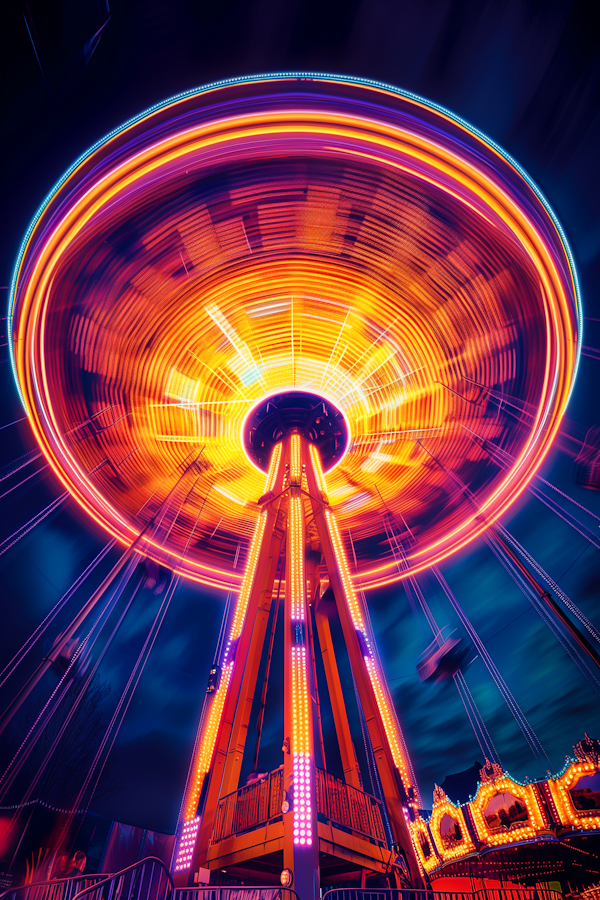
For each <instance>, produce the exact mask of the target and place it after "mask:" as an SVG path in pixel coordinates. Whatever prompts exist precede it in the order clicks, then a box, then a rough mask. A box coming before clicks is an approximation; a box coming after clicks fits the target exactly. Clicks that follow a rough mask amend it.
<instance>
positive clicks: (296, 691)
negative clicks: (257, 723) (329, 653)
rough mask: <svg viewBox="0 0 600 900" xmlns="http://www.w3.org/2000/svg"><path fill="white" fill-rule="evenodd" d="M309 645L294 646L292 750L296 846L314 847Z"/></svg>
mask: <svg viewBox="0 0 600 900" xmlns="http://www.w3.org/2000/svg"><path fill="white" fill-rule="evenodd" d="M308 703H309V697H308V678H307V667H306V646H304V645H301V644H296V645H295V646H293V647H292V747H293V777H294V844H304V845H307V846H310V845H311V844H312V839H313V835H312V812H313V811H312V803H311V792H312V784H311V779H312V764H311V756H310V731H309V726H310V719H309V707H308Z"/></svg>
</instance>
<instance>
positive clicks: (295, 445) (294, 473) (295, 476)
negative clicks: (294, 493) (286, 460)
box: [290, 434, 302, 487]
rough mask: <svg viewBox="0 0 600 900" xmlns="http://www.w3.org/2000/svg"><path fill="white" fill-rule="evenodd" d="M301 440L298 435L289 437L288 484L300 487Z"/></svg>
mask: <svg viewBox="0 0 600 900" xmlns="http://www.w3.org/2000/svg"><path fill="white" fill-rule="evenodd" d="M301 448H302V444H301V438H300V435H299V434H292V435H291V437H290V484H294V485H298V487H299V486H300V482H301V479H302V453H301Z"/></svg>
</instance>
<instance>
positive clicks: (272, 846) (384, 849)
mask: <svg viewBox="0 0 600 900" xmlns="http://www.w3.org/2000/svg"><path fill="white" fill-rule="evenodd" d="M316 789H317V827H318V838H319V865H320V872H321V882H322V883H326V884H333V883H335V882H336V881H338V880H340V879H347V878H348V877H349V876H350V875H351V873H355V872H356V871H357V870H358V869H359V868H364V869H368V870H371V871H372V872H373V873H376V874H385V873H386V872H389V869H390V847H389V842H388V839H387V837H386V833H385V828H384V822H383V813H382V808H381V803H380V802H379V800H377V799H376V798H375V797H373V796H372V795H371V794H368V793H366V792H365V791H361V790H359V789H358V788H355V787H353V786H352V785H349V784H346V783H345V782H344V781H342V780H341V779H340V778H336V777H335V776H333V775H331V774H330V773H329V772H325V771H323V769H319V768H317V769H316ZM284 802H285V797H284V791H283V768H282V767H281V768H279V769H275V770H274V771H273V772H269V773H268V774H267V775H265V776H264V777H263V778H261V779H260V780H257V781H255V782H253V783H251V784H247V785H245V786H244V787H241V788H239V789H238V790H237V791H234V792H233V793H231V794H227V795H226V796H225V797H223V798H222V799H221V800H220V802H219V806H218V809H217V814H216V816H215V822H214V827H213V832H212V837H211V842H210V847H209V852H208V861H209V868H210V869H211V870H214V869H226V870H227V872H228V873H230V874H232V875H233V874H237V875H240V876H242V875H249V874H250V873H252V874H253V875H254V876H256V875H257V874H258V873H263V874H264V875H265V876H271V875H272V876H273V877H274V878H275V879H278V878H279V873H280V871H281V869H282V866H283V820H282V805H283V803H284Z"/></svg>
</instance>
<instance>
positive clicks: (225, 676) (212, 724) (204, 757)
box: [185, 663, 233, 819]
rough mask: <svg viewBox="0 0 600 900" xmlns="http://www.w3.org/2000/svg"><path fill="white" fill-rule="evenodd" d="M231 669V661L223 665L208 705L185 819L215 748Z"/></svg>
mask: <svg viewBox="0 0 600 900" xmlns="http://www.w3.org/2000/svg"><path fill="white" fill-rule="evenodd" d="M232 669H233V663H229V665H228V666H225V668H224V669H223V673H222V675H221V684H220V685H219V687H218V690H217V691H216V693H215V696H214V699H213V702H212V705H211V707H210V712H209V714H208V718H207V720H206V726H205V728H204V734H203V735H202V744H201V746H200V753H199V755H198V761H197V763H196V771H195V772H194V781H193V784H192V788H191V791H190V795H189V799H188V802H187V806H186V810H185V818H186V819H192V818H193V817H194V816H195V815H196V810H197V808H198V800H199V799H200V791H201V790H202V782H203V781H204V776H205V775H206V773H207V772H208V770H209V769H210V764H211V762H212V757H213V752H214V749H215V741H216V739H217V732H218V730H219V725H220V723H221V715H222V713H223V706H224V705H225V698H226V696H227V688H228V687H229V682H230V681H231V672H232Z"/></svg>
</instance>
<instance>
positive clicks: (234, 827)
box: [212, 769, 283, 843]
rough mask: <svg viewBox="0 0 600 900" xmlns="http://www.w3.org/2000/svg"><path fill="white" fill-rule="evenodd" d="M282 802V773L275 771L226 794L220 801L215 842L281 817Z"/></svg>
mask: <svg viewBox="0 0 600 900" xmlns="http://www.w3.org/2000/svg"><path fill="white" fill-rule="evenodd" d="M282 800H283V769H275V771H274V772H269V774H268V775H267V776H266V778H261V780H260V781H254V782H253V783H252V784H247V785H245V786H244V787H241V788H238V790H237V791H234V792H233V793H232V794H227V795H226V796H225V797H222V798H221V800H219V805H218V807H217V812H216V814H215V823H214V826H213V833H212V840H213V841H214V842H215V843H216V842H217V841H222V840H223V839H224V838H226V837H230V836H231V835H232V834H240V833H241V832H243V831H249V830H250V829H252V828H256V827H257V826H258V825H264V824H265V822H268V821H269V820H270V819H274V818H276V817H277V816H280V815H281V803H282Z"/></svg>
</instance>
